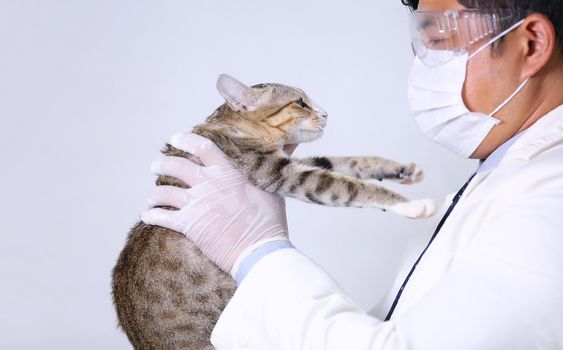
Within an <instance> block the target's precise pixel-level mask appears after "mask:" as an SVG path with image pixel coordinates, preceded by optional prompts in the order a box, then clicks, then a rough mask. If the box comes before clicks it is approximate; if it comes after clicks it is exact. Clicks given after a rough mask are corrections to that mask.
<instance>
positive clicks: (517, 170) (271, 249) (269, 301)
mask: <svg viewBox="0 0 563 350" xmlns="http://www.w3.org/2000/svg"><path fill="white" fill-rule="evenodd" d="M403 2H407V5H409V6H411V7H412V8H413V9H416V11H414V12H413V13H412V15H411V16H412V17H411V22H412V25H413V31H412V32H413V38H412V43H413V50H414V52H415V54H416V57H415V60H414V63H413V67H412V71H411V77H410V79H409V100H410V106H411V109H412V111H413V114H414V116H415V120H416V122H417V123H418V125H419V126H420V128H421V130H422V132H423V133H424V134H425V135H427V136H428V137H430V138H431V139H433V140H434V141H436V142H437V143H439V144H440V145H442V146H444V147H446V148H448V149H450V150H451V151H453V152H455V153H457V154H458V155H460V156H462V157H471V158H474V159H481V160H483V161H482V162H481V164H480V167H479V169H478V170H477V172H476V174H474V175H473V176H472V177H471V178H470V180H469V181H468V183H466V185H465V186H463V188H462V189H461V190H460V191H459V192H458V195H457V196H456V197H455V198H454V201H453V203H452V206H451V207H450V208H449V210H448V212H447V213H446V216H445V217H444V218H443V219H442V221H441V222H440V224H439V226H438V228H437V230H436V233H435V234H434V236H433V237H432V240H431V242H430V243H429V245H428V246H427V249H425V251H424V253H423V255H421V257H420V258H419V260H418V261H417V263H416V264H415V267H413V269H412V270H411V272H410V273H409V276H408V278H407V280H406V281H405V282H404V283H403V285H402V287H401V289H400V291H399V294H398V295H397V297H396V298H395V301H394V303H393V306H392V308H391V310H390V311H389V315H388V316H387V319H386V320H380V319H376V318H373V317H371V316H368V315H366V314H365V313H364V312H363V311H361V310H359V309H358V308H357V307H355V306H354V304H353V303H352V302H351V301H350V300H349V299H348V298H347V297H346V296H345V295H344V293H343V292H342V291H341V290H340V289H339V287H338V286H337V285H336V283H335V282H334V281H333V280H332V279H331V278H330V277H329V276H328V275H327V274H326V273H325V272H324V271H323V270H322V269H320V268H319V267H318V266H317V265H316V264H315V263H314V262H312V261H311V260H310V259H308V258H307V257H305V256H304V255H303V254H301V253H300V252H299V251H298V250H296V249H295V248H293V247H292V246H291V244H290V243H289V241H288V238H287V229H286V228H287V225H286V221H285V211H284V206H283V204H284V202H283V200H282V199H279V198H276V196H272V195H270V194H267V193H265V192H263V191H260V190H258V189H256V188H255V187H253V186H247V185H248V183H246V184H244V186H232V187H230V189H229V191H230V193H232V192H233V191H235V192H236V191H239V192H240V193H239V192H237V193H238V194H241V195H242V197H244V191H254V192H253V195H254V196H261V197H260V198H262V200H264V203H270V204H271V205H270V206H269V208H270V209H271V210H264V211H263V212H259V213H258V214H256V215H258V217H256V215H255V216H254V217H253V219H255V220H253V222H262V223H264V222H267V223H268V225H266V226H267V227H266V228H264V227H262V228H260V229H256V228H255V227H248V228H246V229H244V230H241V229H240V225H238V226H237V225H232V226H231V225H229V223H232V222H233V221H235V220H237V219H239V218H235V217H227V218H219V219H218V222H219V224H220V225H222V227H221V230H217V231H221V234H216V236H211V237H210V236H209V235H212V233H210V234H209V235H206V236H205V237H203V238H202V237H196V236H191V231H193V230H197V224H198V223H197V222H196V221H197V219H196V218H190V214H189V213H190V212H193V211H192V209H194V208H197V209H198V210H199V212H201V211H202V210H207V211H208V212H211V213H212V211H213V207H212V206H210V207H204V206H203V204H198V202H202V201H190V202H189V203H185V206H183V207H182V208H181V209H182V210H179V211H175V212H171V211H163V210H158V209H151V210H150V211H148V212H146V213H144V214H143V216H142V218H143V220H144V221H145V222H147V223H151V224H158V225H162V226H166V227H169V228H174V229H177V230H180V231H182V232H186V234H187V235H188V237H189V238H192V239H194V242H195V243H196V245H198V246H200V247H201V248H202V250H203V252H204V253H205V254H206V255H207V256H208V257H209V258H210V259H211V260H212V261H214V262H216V263H217V264H218V265H219V266H221V267H222V268H223V269H224V270H225V271H226V272H228V273H231V275H232V276H233V277H234V278H236V279H237V283H238V284H239V287H238V289H237V292H236V293H235V295H234V297H233V298H232V300H231V301H230V302H229V304H228V305H227V307H226V309H225V310H224V312H223V314H222V315H221V317H220V319H219V321H218V323H217V325H216V327H215V329H214V331H213V334H212V338H211V340H212V343H213V344H214V346H215V347H216V348H218V349H433V350H439V349H448V350H451V349H456V350H460V349H563V89H562V82H563V44H562V39H563V7H562V4H561V1H560V0H531V1H526V2H524V1H521V0H503V1H494V0H481V1H470V0H464V1H460V3H458V2H456V1H454V0H421V1H420V4H418V2H417V1H415V0H414V1H406V0H403ZM467 9H478V10H467ZM173 142H174V145H175V146H176V147H179V148H183V149H184V150H186V151H189V152H192V153H196V155H198V156H200V158H201V159H202V161H203V162H204V164H205V167H202V168H201V169H198V170H200V171H202V172H203V173H205V170H206V168H208V167H210V168H211V167H215V168H214V169H215V170H217V169H226V170H222V171H223V172H221V171H215V173H214V174H215V175H214V176H215V177H217V178H219V177H221V179H223V180H225V179H227V180H228V176H232V175H230V174H232V173H233V171H232V170H233V168H229V161H228V159H227V158H226V157H225V156H224V154H223V153H222V152H221V150H219V149H218V148H217V147H216V146H214V144H212V143H211V142H210V141H209V140H207V139H204V138H201V137H197V135H190V134H187V135H180V136H176V137H175V138H174V140H173ZM162 162H166V161H165V160H163V161H161V162H160V163H159V164H163V163H162ZM217 165H220V166H219V167H217ZM156 168H158V166H157V167H156ZM190 169H192V170H190ZM190 169H188V168H185V169H182V168H179V169H176V170H175V173H174V172H173V175H174V174H175V175H176V176H178V177H181V176H182V174H184V173H185V172H189V171H193V167H190ZM168 175H170V174H168ZM184 175H185V174H184ZM237 179H238V180H237V181H240V177H237ZM222 183H223V184H224V183H225V181H222ZM206 185H209V183H206V182H205V181H204V182H202V183H201V184H197V183H196V184H195V186H206ZM201 188H204V187H201ZM178 191H183V190H181V189H179V190H178ZM217 193H219V195H220V193H221V192H220V190H219V192H217ZM178 194H179V197H181V192H179V193H178ZM223 195H225V196H226V195H228V194H227V193H224V194H223ZM179 197H178V196H177V197H176V198H175V201H173V200H172V199H170V201H169V202H170V203H169V204H172V203H176V204H177V203H178V201H177V199H178V198H179ZM159 202H161V203H162V202H163V200H162V198H159ZM198 205H200V206H199V207H198ZM241 205H242V206H244V205H251V203H250V202H248V203H241ZM214 224H217V223H214ZM263 226H264V225H263ZM232 227H234V228H232ZM237 227H238V229H237ZM274 227H275V228H276V229H271V228H274ZM280 228H281V229H280ZM231 242H239V243H240V242H244V243H241V244H242V247H241V246H240V244H239V245H238V247H237V249H236V252H237V253H236V254H235V253H233V251H234V250H233V249H232V246H234V244H232V243H231ZM241 251H242V253H240V252H241Z"/></svg>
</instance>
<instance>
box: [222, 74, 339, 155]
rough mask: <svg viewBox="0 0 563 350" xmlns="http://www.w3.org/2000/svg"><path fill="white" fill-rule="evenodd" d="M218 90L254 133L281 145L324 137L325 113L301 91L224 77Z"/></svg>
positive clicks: (224, 75) (223, 75) (289, 87)
mask: <svg viewBox="0 0 563 350" xmlns="http://www.w3.org/2000/svg"><path fill="white" fill-rule="evenodd" d="M217 89H218V90H219V93H221V95H222V96H223V97H224V98H225V101H226V102H227V105H228V107H229V108H230V109H231V110H232V111H233V112H234V113H235V114H236V115H238V116H240V117H241V118H243V119H245V120H246V121H249V122H250V123H248V124H247V125H249V126H250V127H252V129H253V132H254V133H256V132H258V133H260V132H263V133H265V134H268V135H267V136H268V137H272V136H273V137H274V138H276V142H277V143H279V144H281V145H283V144H294V143H302V142H309V141H312V140H315V139H317V138H319V137H321V136H322V134H323V129H324V127H325V126H326V123H327V117H328V114H327V113H326V112H325V111H324V110H323V109H322V108H320V107H319V106H317V105H316V104H315V102H313V100H311V99H310V98H309V97H308V96H307V95H306V94H305V92H303V90H301V89H298V88H295V87H291V86H286V85H281V84H258V85H253V86H246V85H245V84H243V83H241V82H240V81H238V80H236V79H235V78H233V77H231V76H229V75H226V74H221V75H220V76H219V78H218V79H217ZM264 136H266V135H264Z"/></svg>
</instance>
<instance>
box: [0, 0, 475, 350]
mask: <svg viewBox="0 0 563 350" xmlns="http://www.w3.org/2000/svg"><path fill="white" fill-rule="evenodd" d="M407 14H408V11H407V10H406V8H404V7H403V6H402V5H401V3H400V1H399V0H394V1H376V0H369V1H366V0H361V1H360V0H358V1H354V2H344V1H326V0H309V1H298V0H285V1H271V0H252V1H236V2H235V1H227V0H222V1H218V0H205V1H187V0H185V1H179V0H175V1H168V0H161V1H156V0H153V1H147V0H119V1H118V0H92V1H77V0H74V1H70V0H68V1H62V0H49V1H47V0H45V1H29V0H0V118H1V124H0V125H1V126H0V142H1V145H0V152H2V153H1V158H0V159H1V160H2V162H3V166H2V175H1V184H2V186H1V188H2V190H1V204H0V206H1V208H0V213H1V214H0V215H1V222H2V223H1V228H0V232H1V235H2V236H1V238H2V240H1V242H0V278H1V279H0V283H1V288H0V303H1V305H0V349H10V350H17V349H60V350H62V349H129V348H130V346H129V343H128V342H127V340H126V338H125V336H124V335H123V334H122V333H121V332H120V331H119V330H118V329H117V328H116V317H115V313H114V310H113V306H112V302H111V295H110V275H111V269H112V267H113V265H114V263H115V261H116V258H117V256H118V254H119V251H120V250H121V248H122V246H123V244H124V240H125V237H126V234H127V232H128V230H129V228H130V227H131V226H132V225H133V224H134V223H135V221H136V220H137V218H138V215H139V213H140V212H141V211H142V210H144V209H145V208H146V198H147V196H148V194H149V193H150V191H151V188H152V186H153V180H154V177H153V175H151V174H150V172H149V164H150V162H151V161H152V160H154V159H156V158H157V157H158V156H159V152H158V151H159V149H160V148H161V147H162V145H163V144H164V142H165V141H166V140H167V139H168V137H169V136H170V135H172V134H174V133H175V132H178V131H182V130H190V129H191V127H192V126H193V125H195V124H197V123H199V122H200V121H202V120H203V119H204V118H205V117H206V116H208V115H209V114H210V113H211V112H212V111H213V110H214V109H215V108H216V107H217V106H218V105H219V104H221V103H222V100H221V98H220V96H219V94H218V93H217V92H216V90H215V80H216V78H217V76H218V74H219V73H223V72H224V73H229V74H232V75H233V76H235V77H238V78H239V79H241V80H242V81H244V82H247V83H248V84H255V83H260V82H279V83H285V84H289V85H294V86H299V87H301V88H303V89H304V90H305V91H306V92H307V93H308V94H309V95H310V96H311V97H312V98H313V99H314V100H315V101H316V102H317V103H318V104H319V105H320V106H322V107H323V108H324V109H325V110H327V111H328V112H329V115H330V117H329V120H328V121H329V124H328V126H327V130H326V134H325V136H324V137H323V138H322V139H321V140H318V141H316V142H314V143H311V144H303V145H301V146H300V147H299V148H298V149H297V151H296V153H295V156H297V157H299V156H309V155H379V156H384V157H388V158H392V159H396V160H399V161H404V162H407V161H416V162H418V163H419V164H420V165H421V166H422V167H423V168H424V169H425V170H426V175H427V176H426V180H425V181H424V182H423V183H421V184H419V185H416V186H414V187H401V186H398V185H395V186H392V188H394V189H398V190H400V191H401V192H402V193H404V194H406V195H409V196H411V197H413V198H421V197H435V198H439V199H443V197H444V196H445V195H446V194H447V193H449V192H453V191H455V190H457V188H458V187H459V186H460V185H461V184H462V183H463V182H464V181H465V179H466V177H467V176H469V175H470V173H471V171H472V170H473V169H474V168H475V166H476V164H475V162H473V161H463V160H460V159H457V158H455V156H453V155H450V154H449V153H447V151H445V150H442V149H440V148H439V147H438V146H436V145H434V144H432V143H431V142H430V141H427V140H426V139H424V138H423V136H422V135H421V134H420V132H419V131H418V129H417V127H416V125H415V123H414V121H413V120H412V118H411V117H410V116H409V113H408V109H407V99H406V88H405V84H406V81H407V76H408V71H409V66H410V63H411V60H412V52H411V49H410V45H409V41H408V30H407ZM287 206H288V217H289V226H290V232H291V235H292V239H293V242H294V243H295V245H296V246H297V247H298V248H299V249H301V250H302V251H303V252H305V253H306V254H307V255H309V256H311V257H312V258H314V259H315V260H316V261H317V262H318V263H319V264H320V265H321V266H323V267H324V268H325V269H326V270H327V271H328V272H329V273H330V274H331V275H332V276H334V278H335V279H336V280H337V281H338V282H339V283H340V284H341V285H342V287H343V288H344V290H346V292H347V293H348V294H349V295H350V296H351V297H352V298H353V299H354V300H355V301H356V302H357V304H358V305H359V306H360V307H361V308H363V309H365V310H369V309H371V308H372V307H373V306H374V305H376V304H378V303H380V301H381V300H382V299H383V297H384V296H385V295H386V294H387V293H388V292H389V290H390V288H392V285H393V281H394V279H395V278H396V276H397V274H398V273H399V271H400V269H401V267H402V266H405V265H409V264H410V263H412V261H413V259H414V258H415V256H416V255H417V254H418V253H419V252H420V251H421V249H422V247H423V245H424V244H425V242H426V240H427V239H428V238H429V236H430V235H431V234H432V231H433V230H434V227H435V225H436V223H437V221H438V218H434V219H432V220H426V221H413V220H408V219H405V218H401V217H398V216H394V215H393V214H388V213H387V214H385V213H381V212H379V211H377V210H370V209H354V208H327V207H320V206H314V205H311V204H305V203H300V202H297V201H296V200H294V199H288V200H287ZM409 267H410V266H409ZM380 304H381V303H380ZM383 306H384V308H385V307H387V306H385V305H383ZM384 308H382V309H384ZM382 309H380V310H382ZM381 313H382V311H379V315H380V316H383V315H382V314H381ZM375 314H378V313H377V312H376V313H375Z"/></svg>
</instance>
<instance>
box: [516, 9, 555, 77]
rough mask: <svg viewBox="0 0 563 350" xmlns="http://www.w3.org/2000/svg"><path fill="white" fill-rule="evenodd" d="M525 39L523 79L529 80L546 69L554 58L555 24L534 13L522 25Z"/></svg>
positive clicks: (523, 41) (523, 43)
mask: <svg viewBox="0 0 563 350" xmlns="http://www.w3.org/2000/svg"><path fill="white" fill-rule="evenodd" d="M522 28H523V32H524V37H523V38H522V45H523V46H524V57H523V59H524V69H523V70H522V74H523V75H524V76H523V77H522V78H529V77H531V76H533V75H534V74H536V73H537V72H538V71H540V70H541V69H542V68H543V67H545V66H546V65H547V64H548V62H549V61H550V59H551V58H552V56H553V54H554V52H555V48H556V42H557V37H556V33H555V28H554V27H553V23H552V22H551V21H550V20H549V18H547V17H546V16H545V15H542V14H540V13H533V14H531V15H529V16H528V17H527V18H526V20H525V21H524V23H522Z"/></svg>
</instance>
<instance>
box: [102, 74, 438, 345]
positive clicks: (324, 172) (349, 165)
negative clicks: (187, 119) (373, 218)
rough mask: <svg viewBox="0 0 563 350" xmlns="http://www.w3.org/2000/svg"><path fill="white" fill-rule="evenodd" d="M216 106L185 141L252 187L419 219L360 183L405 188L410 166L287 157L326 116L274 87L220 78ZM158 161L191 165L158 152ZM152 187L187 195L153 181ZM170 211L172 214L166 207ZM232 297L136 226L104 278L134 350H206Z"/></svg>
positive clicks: (174, 243) (190, 259)
mask: <svg viewBox="0 0 563 350" xmlns="http://www.w3.org/2000/svg"><path fill="white" fill-rule="evenodd" d="M217 88H218V90H219V92H220V93H221V95H222V96H223V97H224V98H225V100H226V103H225V104H223V105H222V106H220V107H219V108H217V110H215V112H214V113H213V114H212V115H211V116H209V117H208V118H207V119H206V121H205V122H204V123H202V124H199V125H197V126H195V127H194V128H193V130H192V132H194V133H196V134H199V135H201V136H203V137H206V138H208V139H210V140H212V141H213V142H214V143H215V144H217V146H219V147H220V148H221V149H222V150H223V151H224V153H225V154H226V155H228V156H229V157H230V158H231V159H232V161H233V164H234V165H235V166H236V167H237V168H238V169H239V170H240V171H241V172H242V173H243V174H245V175H246V176H247V177H248V179H249V181H250V182H252V183H253V184H254V185H256V186H257V187H259V188H261V189H263V190H265V191H267V192H271V193H277V194H279V195H281V196H290V197H295V198H298V199H300V200H303V201H306V202H310V203H316V204H322V205H331V206H349V207H350V206H351V207H375V208H379V209H383V210H390V211H392V212H395V213H398V214H400V215H404V216H408V217H412V218H421V217H428V216H430V215H432V214H433V213H434V206H433V202H432V201H430V200H418V201H409V200H408V199H407V198H405V197H403V196H401V195H400V194H397V193H394V192H392V191H390V190H387V189H385V188H384V187H381V186H377V185H375V184H373V183H371V182H368V181H365V180H369V179H377V180H382V179H390V180H396V181H399V182H401V183H413V182H416V181H418V180H420V179H421V177H422V172H421V171H420V170H419V169H417V167H416V166H415V165H414V164H407V165H403V164H398V163H396V162H393V161H390V160H385V159H382V158H376V157H311V158H304V159H295V158H290V157H289V156H288V155H287V154H286V153H285V152H284V150H283V147H284V145H290V144H297V143H301V142H309V141H312V140H315V139H317V138H319V137H320V136H321V135H322V133H323V128H324V127H325V125H326V122H327V114H326V112H324V111H323V110H322V109H321V108H320V107H318V106H317V105H316V104H315V103H314V102H313V101H312V100H311V99H310V98H308V97H307V95H306V94H305V93H304V92H303V91H302V90H300V89H298V88H294V87H289V86H285V85H281V84H259V85H254V86H252V87H248V86H246V85H244V84H242V83H241V82H239V81H238V80H236V79H234V78H232V77H230V76H227V75H221V76H220V77H219V79H218V81H217ZM162 152H163V153H164V154H166V155H171V156H179V157H185V158H188V159H190V160H192V161H194V162H196V163H198V164H200V165H202V163H201V162H200V161H199V159H198V158H197V157H195V156H193V155H191V154H188V153H185V152H182V151H180V150H178V149H175V148H173V147H172V146H171V145H169V144H167V145H166V146H165V148H164V149H163V151H162ZM157 185H175V186H179V187H183V188H187V187H188V186H187V185H186V184H184V183H182V182H181V181H179V180H178V179H175V178H171V177H166V176H160V177H159V178H158V179H157ZM168 209H176V208H168ZM235 288H236V284H235V281H234V280H233V279H232V278H231V277H230V276H229V275H228V274H226V273H224V272H222V271H221V270H219V269H218V268H217V267H216V266H215V265H214V264H213V263H212V262H210V261H209V260H208V259H207V258H206V257H205V256H203V255H202V253H201V252H200V250H199V249H198V248H197V247H195V246H194V245H193V243H191V242H190V241H189V240H188V239H187V238H186V237H185V236H184V235H183V234H180V233H178V232H174V231H171V230H168V229H165V228H162V227H158V226H152V225H146V224H144V223H142V222H139V223H137V224H136V225H135V226H134V227H133V228H132V229H131V232H130V233H129V236H128V238H127V243H126V245H125V248H124V249H123V251H122V252H121V254H120V256H119V259H118V261H117V264H116V266H115V267H114V269H113V281H112V289H113V290H112V292H113V300H114V303H115V307H116V309H117V315H118V319H119V324H120V326H121V327H122V328H123V330H124V331H125V333H126V334H127V337H128V338H129V341H130V342H131V343H132V344H133V346H134V347H135V349H213V347H212V345H211V343H210V341H209V338H210V334H211V331H212V329H213V327H214V325H215V322H216V321H217V319H218V317H219V315H220V314H221V312H222V310H223V309H224V307H225V305H226V304H227V302H228V301H229V299H230V298H231V297H232V295H233V293H234V291H235Z"/></svg>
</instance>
